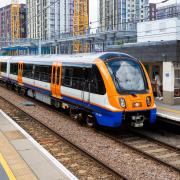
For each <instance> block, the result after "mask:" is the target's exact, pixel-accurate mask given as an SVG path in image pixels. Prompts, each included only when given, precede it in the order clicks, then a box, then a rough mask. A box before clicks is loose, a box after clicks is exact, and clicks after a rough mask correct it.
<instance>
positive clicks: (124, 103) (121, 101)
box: [119, 98, 126, 108]
mask: <svg viewBox="0 0 180 180" xmlns="http://www.w3.org/2000/svg"><path fill="white" fill-rule="evenodd" d="M119 103H120V106H121V107H122V108H125V107H126V101H125V99H124V98H120V99H119Z"/></svg>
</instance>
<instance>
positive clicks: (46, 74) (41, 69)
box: [34, 65, 51, 83]
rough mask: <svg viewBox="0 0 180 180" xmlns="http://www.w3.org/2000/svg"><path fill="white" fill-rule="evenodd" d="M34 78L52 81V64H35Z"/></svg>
mask: <svg viewBox="0 0 180 180" xmlns="http://www.w3.org/2000/svg"><path fill="white" fill-rule="evenodd" d="M34 79H36V80H39V81H43V82H48V83H50V81H51V66H46V65H35V75H34Z"/></svg>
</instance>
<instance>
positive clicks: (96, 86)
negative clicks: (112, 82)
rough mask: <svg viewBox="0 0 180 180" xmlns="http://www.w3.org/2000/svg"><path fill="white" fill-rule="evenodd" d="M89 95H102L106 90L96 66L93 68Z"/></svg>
mask: <svg viewBox="0 0 180 180" xmlns="http://www.w3.org/2000/svg"><path fill="white" fill-rule="evenodd" d="M91 93H94V94H100V95H104V94H105V93H106V88H105V85H104V81H103V79H102V76H101V74H100V72H99V69H98V68H97V66H93V73H92V83H91Z"/></svg>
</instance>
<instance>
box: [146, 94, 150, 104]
mask: <svg viewBox="0 0 180 180" xmlns="http://www.w3.org/2000/svg"><path fill="white" fill-rule="evenodd" d="M146 104H147V106H151V96H147V97H146Z"/></svg>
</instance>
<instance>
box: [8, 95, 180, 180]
mask: <svg viewBox="0 0 180 180" xmlns="http://www.w3.org/2000/svg"><path fill="white" fill-rule="evenodd" d="M27 99H28V100H29V98H27ZM6 101H7V100H6ZM31 101H33V102H36V103H37V104H39V105H40V106H43V107H44V108H50V107H49V106H47V105H44V104H43V103H41V102H37V101H35V100H33V99H31ZM10 103H11V102H10ZM52 110H54V108H52ZM56 113H59V114H60V115H62V116H64V117H68V118H69V116H67V115H66V114H64V113H61V112H59V111H56ZM97 132H98V133H100V134H101V135H104V136H106V137H108V138H110V139H112V140H114V141H116V142H118V143H121V144H123V145H125V146H126V147H129V148H130V149H133V150H135V151H136V152H138V153H140V154H143V155H144V157H148V158H150V159H152V160H154V161H157V162H159V163H161V164H164V165H166V166H168V167H170V168H173V169H174V170H176V171H177V172H180V149H179V148H177V147H175V146H171V145H169V144H168V143H164V142H161V141H158V140H156V139H153V138H151V137H149V136H147V135H145V134H143V133H139V132H136V131H134V130H132V129H130V130H129V131H126V132H125V133H124V132H123V131H121V132H120V133H118V134H116V133H114V132H113V133H112V134H111V133H110V131H108V132H105V131H97ZM95 159H96V158H95ZM69 169H70V168H69ZM122 178H124V177H123V176H122Z"/></svg>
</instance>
